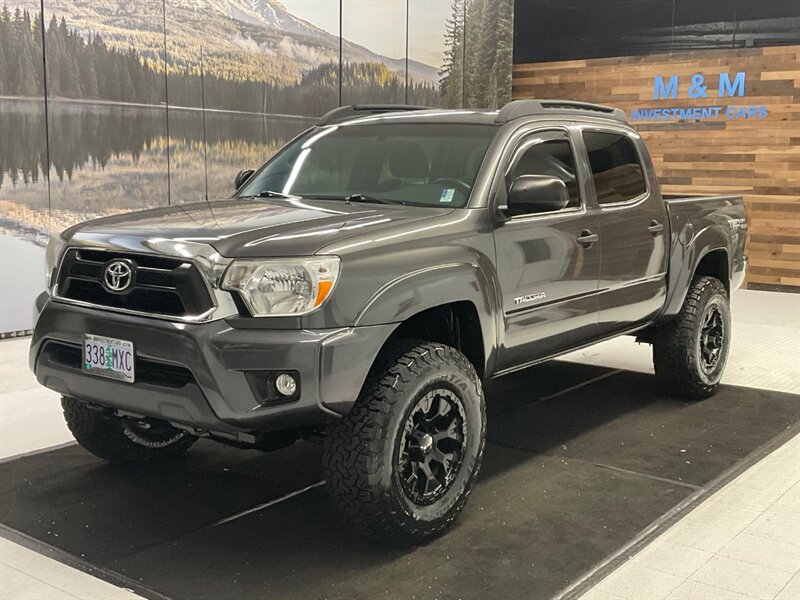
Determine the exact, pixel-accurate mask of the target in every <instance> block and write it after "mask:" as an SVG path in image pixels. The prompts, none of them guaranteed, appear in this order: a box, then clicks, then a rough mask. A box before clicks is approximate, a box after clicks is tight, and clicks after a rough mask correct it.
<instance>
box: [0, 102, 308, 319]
mask: <svg viewBox="0 0 800 600" xmlns="http://www.w3.org/2000/svg"><path fill="white" fill-rule="evenodd" d="M47 109H48V119H49V120H48V123H49V128H48V129H49V139H50V145H49V157H48V155H47V146H46V145H45V144H44V139H45V138H44V136H45V106H44V102H43V101H41V100H35V99H14V100H10V99H2V100H0V131H2V132H3V136H2V142H0V143H1V144H2V146H0V147H1V148H2V152H0V235H3V240H4V241H3V247H2V251H3V257H4V262H3V279H4V281H10V280H9V279H7V277H8V273H7V270H6V267H7V266H8V265H10V264H12V262H13V261H10V262H9V261H8V260H7V259H8V258H9V257H10V256H12V255H13V253H19V252H20V251H21V249H22V248H24V249H25V251H24V252H23V254H24V256H25V257H29V255H31V253H36V251H37V250H34V249H36V248H37V247H38V252H41V248H43V247H44V245H45V244H46V243H47V239H48V237H49V234H50V232H51V231H61V230H63V229H65V228H66V227H68V226H70V225H73V224H75V223H78V222H81V221H85V220H88V219H92V218H96V217H100V216H104V215H109V214H114V213H119V212H125V211H132V210H140V209H142V208H147V207H155V206H165V205H167V204H168V203H170V202H171V203H178V202H192V201H202V200H204V199H205V198H206V196H207V197H208V198H209V199H215V198H224V197H227V196H229V195H230V194H231V193H232V192H233V178H234V176H235V174H236V173H237V171H239V170H240V169H242V168H245V167H256V166H258V165H260V164H261V163H262V162H264V160H266V159H267V158H269V157H270V156H271V155H272V154H274V152H275V151H276V150H277V149H279V148H280V147H281V146H283V145H284V144H285V143H286V142H287V141H289V140H290V139H291V138H292V137H294V136H295V135H297V134H298V133H299V132H301V131H302V130H303V129H305V128H307V127H308V126H309V125H310V124H311V123H313V120H310V119H304V118H300V117H298V118H287V117H271V116H264V115H254V114H238V113H226V112H215V111H207V112H206V113H205V115H204V114H203V113H202V112H201V111H197V110H183V109H177V108H170V109H169V115H167V109H166V108H165V107H158V106H155V107H148V106H127V105H121V104H101V103H88V102H72V101H68V102H60V101H50V102H48V106H47ZM167 117H169V137H168V136H167ZM204 121H205V122H204ZM168 154H169V157H168V156H167V155H168ZM48 158H49V163H50V193H49V195H48V193H47V187H48V182H47V179H46V178H45V177H44V173H45V168H46V167H45V165H47V164H48ZM168 161H169V171H168V170H167V165H168ZM168 173H169V174H170V177H168ZM48 196H49V202H48ZM12 238H16V240H18V241H19V242H20V243H21V244H23V246H18V245H13V248H12V245H9V244H12V242H11V241H9V240H11V239H12ZM13 244H16V241H15V242H13ZM29 247H30V248H29ZM12 250H13V252H12ZM17 256H19V255H18V254H17ZM26 262H27V261H26ZM39 262H41V260H38V259H37V261H35V263H31V267H30V268H31V269H33V268H34V266H37V265H38V263H39ZM7 263H8V265H7ZM39 279H40V278H39ZM39 279H36V281H35V282H34V283H31V284H30V285H29V284H28V283H26V282H28V279H25V281H24V282H21V283H20V282H19V281H18V280H17V283H19V285H16V284H15V286H9V285H3V286H2V290H3V291H2V294H0V303H2V305H3V311H2V322H0V331H11V330H18V329H27V328H29V327H30V314H31V311H30V310H28V309H25V310H23V311H22V312H20V310H19V308H18V304H19V302H18V301H17V299H18V298H23V299H24V300H23V301H22V304H23V305H25V306H27V307H28V308H29V307H30V303H31V302H32V301H33V298H34V297H35V294H36V293H38V292H39V291H40V290H41V282H40V281H39ZM12 309H13V310H12Z"/></svg>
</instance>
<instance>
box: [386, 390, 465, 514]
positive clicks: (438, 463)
mask: <svg viewBox="0 0 800 600" xmlns="http://www.w3.org/2000/svg"><path fill="white" fill-rule="evenodd" d="M466 438H467V431H466V427H465V417H464V407H463V405H462V403H461V399H460V398H459V397H458V396H457V395H456V394H455V393H454V392H453V391H452V390H449V389H444V388H437V389H434V390H431V391H429V392H428V393H427V394H425V395H424V396H423V397H422V398H420V399H419V401H418V402H417V405H416V406H415V407H414V409H413V410H412V411H411V414H410V415H409V416H408V418H407V419H406V424H405V428H404V430H403V441H402V443H401V446H400V456H399V457H398V459H399V462H398V466H397V468H396V470H395V472H396V473H397V474H398V476H399V477H400V486H401V487H402V489H403V492H404V493H405V494H406V496H407V497H408V499H409V500H411V501H412V502H413V503H414V504H417V505H419V506H425V505H429V504H432V503H433V502H436V500H438V499H439V498H441V497H442V496H443V495H444V494H445V493H446V492H447V490H448V489H449V488H450V486H451V485H452V483H453V481H454V480H455V477H456V475H457V474H458V470H459V468H460V467H461V462H462V457H463V454H464V446H465V443H466Z"/></svg>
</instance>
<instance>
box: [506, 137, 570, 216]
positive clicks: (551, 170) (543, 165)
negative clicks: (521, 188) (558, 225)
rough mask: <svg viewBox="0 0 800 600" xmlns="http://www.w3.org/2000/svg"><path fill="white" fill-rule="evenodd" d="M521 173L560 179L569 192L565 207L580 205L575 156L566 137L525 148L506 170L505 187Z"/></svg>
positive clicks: (521, 174)
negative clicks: (507, 170) (567, 202)
mask: <svg viewBox="0 0 800 600" xmlns="http://www.w3.org/2000/svg"><path fill="white" fill-rule="evenodd" d="M523 175H544V176H547V177H555V178H557V179H560V180H562V181H563V182H564V183H565V184H566V186H567V192H568V193H569V204H568V205H567V206H566V207H565V208H567V209H569V208H578V207H580V205H581V199H580V194H579V193H578V179H577V176H576V171H575V157H574V155H573V153H572V146H570V143H569V141H567V140H566V139H558V140H547V141H542V142H539V143H535V144H533V145H531V146H530V147H529V148H527V149H526V150H525V151H524V152H523V153H522V155H521V156H520V157H519V158H518V159H517V162H516V163H515V164H514V165H513V166H512V168H511V170H510V171H509V172H508V175H507V176H506V189H508V188H509V187H510V186H511V184H512V183H513V182H514V180H515V179H516V178H517V177H521V176H523Z"/></svg>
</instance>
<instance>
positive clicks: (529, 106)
mask: <svg viewBox="0 0 800 600" xmlns="http://www.w3.org/2000/svg"><path fill="white" fill-rule="evenodd" d="M577 112H581V113H583V114H584V116H594V117H606V118H609V119H614V120H615V121H622V122H623V123H627V122H628V118H627V116H626V115H625V111H623V110H621V109H619V108H613V107H611V106H603V105H602V104H592V103H590V102H578V101H575V100H514V101H513V102H509V103H508V104H506V105H505V106H504V107H503V108H502V109H501V110H500V113H499V114H498V115H497V118H496V119H495V123H508V122H509V121H513V120H514V119H519V118H521V117H533V116H543V115H550V114H554V113H566V114H571V113H573V114H574V113H577Z"/></svg>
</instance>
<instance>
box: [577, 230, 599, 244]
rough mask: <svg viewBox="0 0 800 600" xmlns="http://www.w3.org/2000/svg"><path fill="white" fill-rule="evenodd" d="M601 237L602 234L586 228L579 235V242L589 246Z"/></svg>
mask: <svg viewBox="0 0 800 600" xmlns="http://www.w3.org/2000/svg"><path fill="white" fill-rule="evenodd" d="M599 239H600V236H599V235H597V234H596V233H592V232H591V231H589V230H588V229H584V230H583V231H581V234H580V235H579V236H578V243H579V244H580V245H581V246H584V247H586V248H588V247H589V246H591V245H592V244H594V243H595V242H596V241H597V240H599Z"/></svg>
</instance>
